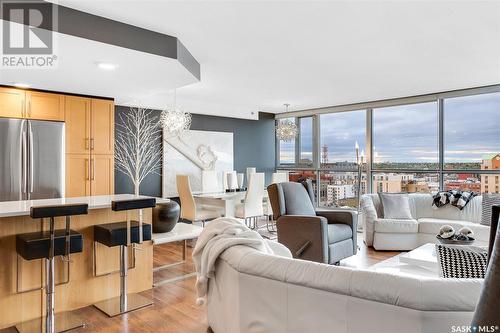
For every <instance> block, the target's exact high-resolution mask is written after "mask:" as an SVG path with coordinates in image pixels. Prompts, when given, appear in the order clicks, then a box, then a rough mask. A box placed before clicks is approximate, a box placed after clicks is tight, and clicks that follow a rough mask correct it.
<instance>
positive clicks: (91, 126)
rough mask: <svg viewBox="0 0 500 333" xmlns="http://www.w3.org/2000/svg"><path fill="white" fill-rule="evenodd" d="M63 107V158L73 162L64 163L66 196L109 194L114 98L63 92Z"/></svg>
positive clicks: (110, 189) (111, 172)
mask: <svg viewBox="0 0 500 333" xmlns="http://www.w3.org/2000/svg"><path fill="white" fill-rule="evenodd" d="M65 110H66V160H67V161H68V162H67V164H70V163H72V162H73V163H74V164H75V165H67V167H66V168H67V177H66V184H67V186H66V196H68V197H70V196H71V197H75V196H81V195H107V194H113V193H114V191H115V185H114V184H115V179H114V178H115V173H114V127H115V120H114V119H115V116H114V114H115V108H114V102H113V101H112V100H104V99H93V98H83V97H73V96H66V102H65ZM82 159H85V160H86V161H87V162H86V164H85V162H83V161H82ZM82 165H85V166H86V169H83V168H82ZM69 171H71V172H69ZM84 190H85V193H87V194H82V193H84Z"/></svg>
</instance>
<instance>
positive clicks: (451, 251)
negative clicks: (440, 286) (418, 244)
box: [436, 244, 488, 279]
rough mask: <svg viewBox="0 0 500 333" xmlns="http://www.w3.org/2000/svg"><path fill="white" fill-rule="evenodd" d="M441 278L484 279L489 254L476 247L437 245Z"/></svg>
mask: <svg viewBox="0 0 500 333" xmlns="http://www.w3.org/2000/svg"><path fill="white" fill-rule="evenodd" d="M436 255H437V259H438V260H437V261H438V266H439V276H441V277H444V278H461V279H464V278H465V279H472V278H480V279H484V275H485V273H486V265H487V261H488V260H487V259H488V252H487V251H486V250H484V249H481V248H478V247H474V246H463V245H458V246H457V245H456V246H453V245H443V244H436Z"/></svg>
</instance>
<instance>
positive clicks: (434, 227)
mask: <svg viewBox="0 0 500 333" xmlns="http://www.w3.org/2000/svg"><path fill="white" fill-rule="evenodd" d="M443 225H451V226H452V227H453V229H455V231H458V229H460V228H462V227H469V228H471V230H472V232H474V237H475V238H476V239H477V240H481V241H487V240H488V239H489V237H490V236H489V235H490V228H489V227H487V226H484V225H480V224H478V223H473V222H468V221H457V220H445V219H434V218H421V219H418V232H420V233H423V234H432V235H437V234H438V233H439V229H440V228H441V227H442V226H443Z"/></svg>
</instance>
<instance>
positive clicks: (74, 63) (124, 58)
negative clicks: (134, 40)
mask: <svg viewBox="0 0 500 333" xmlns="http://www.w3.org/2000/svg"><path fill="white" fill-rule="evenodd" d="M1 22H2V20H0V26H1ZM12 24H14V25H18V24H15V23H12ZM18 26H19V25H18ZM19 31H22V29H21V30H19ZM54 41H55V43H56V46H55V49H54V54H56V55H57V63H56V66H55V67H54V68H50V69H4V68H2V69H1V70H0V83H1V84H5V85H12V84H15V83H26V84H29V85H30V86H31V87H32V88H37V89H45V90H52V91H60V92H69V93H77V94H84V95H94V96H103V97H114V98H115V102H116V104H119V105H135V106H137V105H143V103H145V104H147V105H145V106H147V107H154V108H162V107H165V105H166V104H167V103H169V102H170V100H171V93H170V92H169V90H171V89H174V88H177V87H179V86H184V85H187V84H192V83H193V82H198V80H196V79H195V78H194V76H193V75H192V74H191V73H190V72H189V71H188V70H187V69H186V68H185V67H184V66H183V65H181V64H180V63H179V62H178V61H177V60H175V59H170V58H166V57H161V56H157V55H153V54H149V53H144V52H138V51H134V50H130V49H126V48H121V47H117V46H113V45H109V44H104V43H100V42H95V41H92V40H88V39H83V38H78V37H73V36H69V35H64V34H57V36H56V37H55V38H54ZM99 62H104V63H111V64H117V65H118V66H119V67H118V68H117V69H116V70H114V71H104V70H102V69H99V68H98V66H97V63H99Z"/></svg>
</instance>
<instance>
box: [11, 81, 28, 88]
mask: <svg viewBox="0 0 500 333" xmlns="http://www.w3.org/2000/svg"><path fill="white" fill-rule="evenodd" d="M14 87H16V88H22V89H26V88H29V87H30V85H29V84H27V83H21V82H18V83H14Z"/></svg>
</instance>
